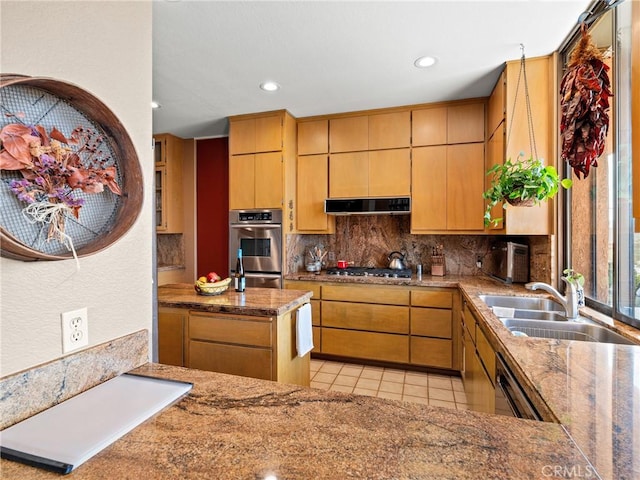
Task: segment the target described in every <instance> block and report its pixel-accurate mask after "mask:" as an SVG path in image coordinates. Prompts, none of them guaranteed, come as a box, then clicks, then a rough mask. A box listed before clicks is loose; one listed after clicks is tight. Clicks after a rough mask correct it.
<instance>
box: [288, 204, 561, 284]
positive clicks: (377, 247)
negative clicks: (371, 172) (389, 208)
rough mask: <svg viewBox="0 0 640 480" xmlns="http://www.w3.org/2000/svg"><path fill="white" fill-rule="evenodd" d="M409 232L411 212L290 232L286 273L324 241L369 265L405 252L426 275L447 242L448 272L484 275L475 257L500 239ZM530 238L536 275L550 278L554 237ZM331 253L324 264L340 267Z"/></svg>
mask: <svg viewBox="0 0 640 480" xmlns="http://www.w3.org/2000/svg"><path fill="white" fill-rule="evenodd" d="M409 232H410V217H409V216H408V215H406V216H405V215H363V216H338V217H336V233H335V234H333V235H295V234H292V235H287V238H286V242H287V258H286V265H285V270H286V272H287V273H294V272H300V271H303V270H304V265H305V263H306V261H307V260H308V257H307V252H308V250H309V248H311V247H313V246H315V245H322V246H323V247H324V249H325V250H327V251H328V252H331V253H333V254H334V255H335V260H347V261H352V262H354V264H355V265H357V266H364V267H386V266H387V265H388V264H389V260H388V256H389V254H390V253H391V252H393V251H399V252H402V253H403V254H405V261H406V262H407V264H408V266H409V267H411V269H412V270H413V271H414V272H415V269H416V265H420V264H421V265H422V267H423V271H424V272H425V274H429V273H430V272H431V253H432V249H433V248H434V247H435V246H436V245H442V246H443V249H444V254H445V257H446V273H447V274H449V275H482V274H483V272H482V270H481V269H480V268H478V267H477V266H476V260H477V258H478V256H480V257H483V256H484V255H485V254H486V253H487V252H489V249H490V248H491V245H492V243H493V242H494V241H495V240H496V238H498V237H496V236H488V235H413V234H411V233H409ZM499 239H504V237H499ZM528 243H529V245H530V277H531V279H535V280H537V281H547V282H548V281H550V278H551V269H552V258H551V248H550V237H548V236H537V237H530V238H528ZM328 257H329V256H328V255H327V257H325V266H326V267H331V266H335V260H334V261H330V260H328Z"/></svg>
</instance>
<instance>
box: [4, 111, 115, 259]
mask: <svg viewBox="0 0 640 480" xmlns="http://www.w3.org/2000/svg"><path fill="white" fill-rule="evenodd" d="M103 142H104V138H103V137H102V136H101V135H99V134H98V133H97V132H96V131H94V130H92V129H89V128H84V127H77V128H75V129H74V130H73V131H72V132H71V135H70V136H69V137H68V138H67V137H66V136H65V135H64V134H63V133H62V132H60V131H59V130H58V129H57V128H55V127H53V128H52V129H51V131H50V132H49V133H47V131H46V130H45V128H44V127H43V126H41V125H35V126H29V125H23V124H19V123H11V124H7V125H5V126H4V127H2V130H0V170H14V171H16V170H17V171H19V172H20V173H21V174H22V179H12V180H9V187H10V188H11V191H12V192H13V193H14V195H16V197H17V198H18V199H19V200H20V201H22V202H24V203H26V204H27V206H26V207H25V208H24V209H23V210H22V213H23V215H24V216H25V217H26V218H27V220H28V221H30V222H32V223H36V222H41V223H43V224H48V225H49V229H48V235H47V240H51V239H57V240H59V241H60V242H61V243H62V244H64V245H67V247H68V248H69V249H70V250H72V251H74V256H75V250H74V248H73V241H72V239H71V238H70V237H69V236H68V235H66V234H65V232H64V230H65V220H66V217H67V215H73V216H74V217H75V218H79V214H80V209H81V207H82V206H83V204H84V199H82V198H78V196H77V193H76V192H77V191H78V190H80V191H82V192H84V193H101V192H103V191H104V186H105V185H106V186H107V187H108V188H109V190H110V191H111V192H112V193H113V194H115V195H121V193H122V192H121V191H120V187H119V186H118V183H117V182H116V174H117V172H116V167H115V165H112V164H111V163H112V162H111V159H110V158H109V157H108V155H106V154H105V149H103V148H101V146H102V144H103Z"/></svg>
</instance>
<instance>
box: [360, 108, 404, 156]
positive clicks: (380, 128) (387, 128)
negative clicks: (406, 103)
mask: <svg viewBox="0 0 640 480" xmlns="http://www.w3.org/2000/svg"><path fill="white" fill-rule="evenodd" d="M410 145H411V112H410V111H408V110H407V111H404V112H393V113H380V114H376V115H369V150H379V149H385V148H402V147H409V146H410Z"/></svg>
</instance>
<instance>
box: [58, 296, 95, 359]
mask: <svg viewBox="0 0 640 480" xmlns="http://www.w3.org/2000/svg"><path fill="white" fill-rule="evenodd" d="M60 318H61V319H62V353H67V352H69V351H71V350H75V349H77V348H80V347H85V346H87V345H89V315H88V313H87V309H86V307H85V308H80V309H78V310H73V311H71V312H64V313H61V314H60Z"/></svg>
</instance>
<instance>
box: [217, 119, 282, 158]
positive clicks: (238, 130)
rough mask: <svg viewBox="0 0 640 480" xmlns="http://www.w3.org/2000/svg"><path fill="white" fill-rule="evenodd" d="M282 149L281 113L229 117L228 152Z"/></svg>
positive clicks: (237, 153)
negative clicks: (262, 115)
mask: <svg viewBox="0 0 640 480" xmlns="http://www.w3.org/2000/svg"><path fill="white" fill-rule="evenodd" d="M277 150H282V115H281V114H276V115H267V116H264V117H256V118H243V119H233V118H232V119H231V121H230V123H229V153H230V154H231V155H239V154H245V153H258V152H274V151H277Z"/></svg>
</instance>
